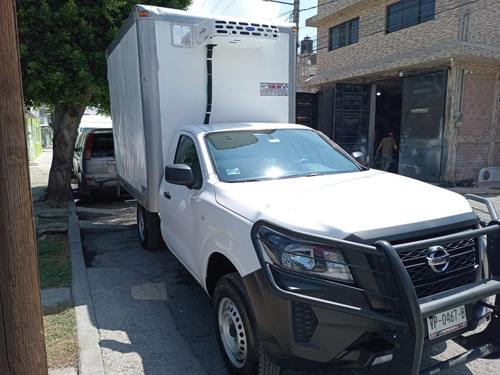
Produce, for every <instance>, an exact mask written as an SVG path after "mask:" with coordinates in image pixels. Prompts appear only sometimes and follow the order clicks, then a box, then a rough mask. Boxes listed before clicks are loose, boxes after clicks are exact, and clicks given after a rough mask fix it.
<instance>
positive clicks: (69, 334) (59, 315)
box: [43, 302, 78, 368]
mask: <svg viewBox="0 0 500 375" xmlns="http://www.w3.org/2000/svg"><path fill="white" fill-rule="evenodd" d="M43 326H44V330H45V347H46V350H47V364H48V366H49V367H52V368H54V367H56V368H57V367H58V368H65V367H76V366H77V363H78V342H77V338H76V316H75V309H74V307H73V303H72V302H65V303H61V304H59V305H57V306H53V307H46V308H44V309H43Z"/></svg>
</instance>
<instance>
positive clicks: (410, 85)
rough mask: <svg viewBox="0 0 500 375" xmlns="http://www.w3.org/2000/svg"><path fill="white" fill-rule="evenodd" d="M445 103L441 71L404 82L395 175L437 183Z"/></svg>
mask: <svg viewBox="0 0 500 375" xmlns="http://www.w3.org/2000/svg"><path fill="white" fill-rule="evenodd" d="M445 99H446V72H445V71H441V72H435V73H429V74H422V75H419V76H415V77H408V78H405V79H404V81H403V106H402V110H401V114H402V116H401V134H400V136H401V144H400V149H399V174H401V175H403V176H408V177H412V178H415V179H418V180H421V181H426V182H439V177H440V171H441V153H442V145H443V140H442V134H443V126H444V106H445Z"/></svg>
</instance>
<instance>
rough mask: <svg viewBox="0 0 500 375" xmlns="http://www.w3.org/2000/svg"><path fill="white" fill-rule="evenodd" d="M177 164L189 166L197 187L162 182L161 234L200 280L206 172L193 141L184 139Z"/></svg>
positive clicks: (178, 151)
mask: <svg viewBox="0 0 500 375" xmlns="http://www.w3.org/2000/svg"><path fill="white" fill-rule="evenodd" d="M174 163H176V164H187V165H189V166H190V167H191V169H192V170H193V175H194V178H195V186H194V187H193V188H191V189H189V188H187V187H186V186H181V185H175V184H171V183H168V182H166V181H165V179H163V180H162V183H161V187H160V194H161V196H160V204H159V207H160V214H161V232H162V236H163V239H164V240H165V242H166V244H167V246H168V247H169V249H170V250H171V251H172V252H173V253H174V254H175V255H176V256H177V257H178V258H179V260H180V261H181V262H182V263H183V264H184V266H185V267H186V268H187V269H188V270H189V271H190V272H191V273H192V274H193V276H195V278H197V279H198V277H199V275H200V273H199V272H198V271H199V270H198V267H199V265H197V259H198V258H199V254H200V251H199V246H200V243H199V242H200V241H199V240H198V238H199V236H198V233H199V231H198V230H197V228H198V226H199V221H198V220H197V219H199V216H200V217H201V215H198V212H199V211H200V205H201V203H200V199H199V197H200V195H201V192H202V190H201V188H202V184H203V182H202V180H203V178H202V172H201V166H200V160H199V158H198V153H197V151H196V145H195V142H194V141H193V139H191V138H190V137H189V136H187V135H181V137H180V138H179V143H178V145H177V150H176V154H175V159H174ZM198 281H200V280H198Z"/></svg>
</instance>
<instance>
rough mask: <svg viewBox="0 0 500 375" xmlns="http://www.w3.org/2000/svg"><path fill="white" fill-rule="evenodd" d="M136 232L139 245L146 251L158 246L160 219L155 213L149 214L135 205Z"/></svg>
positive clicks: (141, 207)
mask: <svg viewBox="0 0 500 375" xmlns="http://www.w3.org/2000/svg"><path fill="white" fill-rule="evenodd" d="M137 231H138V234H139V240H140V241H141V245H142V247H143V248H145V249H146V250H153V249H156V248H157V247H158V246H160V241H161V232H160V217H159V216H158V214H157V213H156V212H149V211H148V210H146V209H145V208H144V207H143V206H141V205H140V204H138V205H137Z"/></svg>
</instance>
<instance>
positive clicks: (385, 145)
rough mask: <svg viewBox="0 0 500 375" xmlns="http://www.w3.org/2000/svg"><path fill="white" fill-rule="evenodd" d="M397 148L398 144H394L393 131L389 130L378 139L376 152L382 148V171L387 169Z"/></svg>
mask: <svg viewBox="0 0 500 375" xmlns="http://www.w3.org/2000/svg"><path fill="white" fill-rule="evenodd" d="M397 149H398V145H397V144H396V140H395V139H394V133H393V132H390V133H389V134H388V136H387V137H385V138H384V139H382V141H380V145H379V146H378V148H377V152H376V154H378V153H379V152H380V151H381V150H382V155H381V157H380V161H381V163H382V169H383V170H384V171H387V170H389V167H390V166H391V161H392V155H393V153H394V151H395V150H397Z"/></svg>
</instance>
